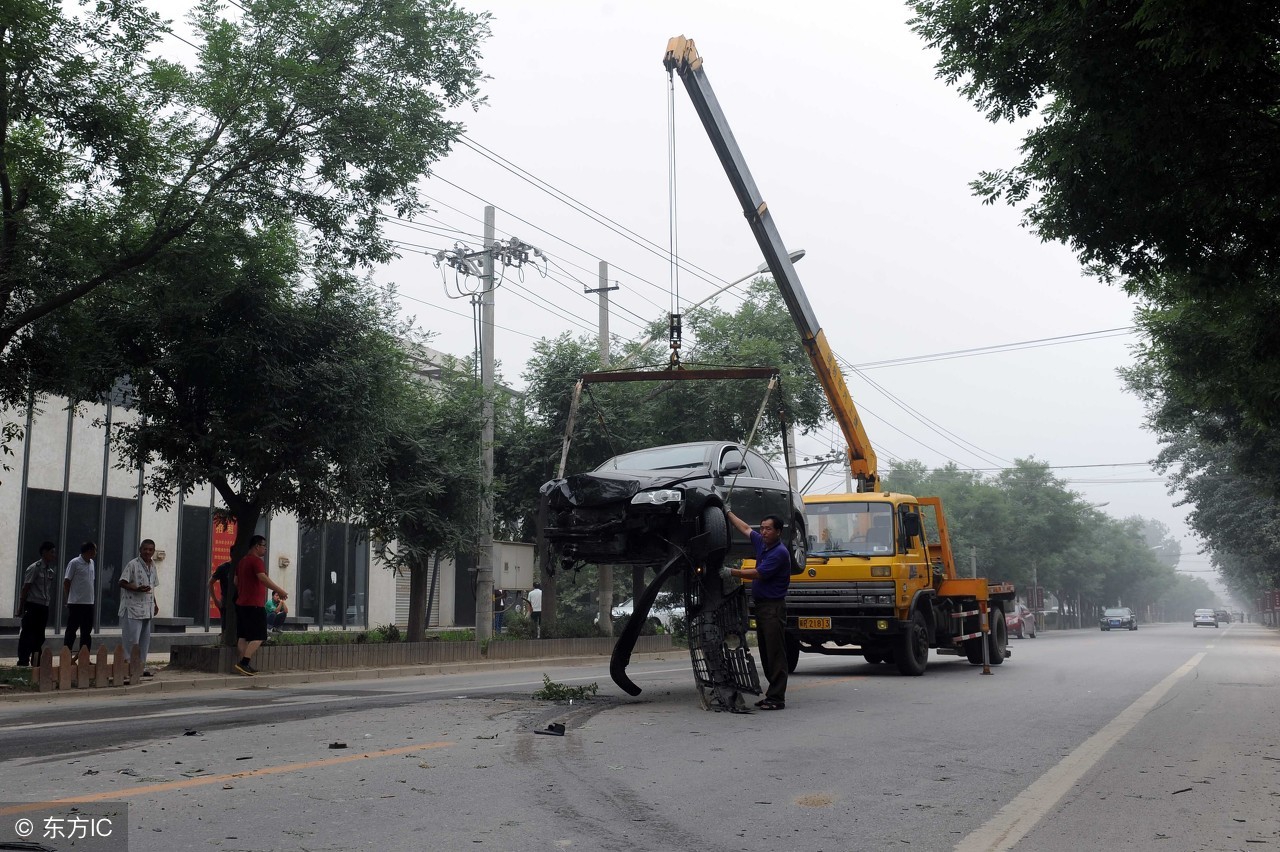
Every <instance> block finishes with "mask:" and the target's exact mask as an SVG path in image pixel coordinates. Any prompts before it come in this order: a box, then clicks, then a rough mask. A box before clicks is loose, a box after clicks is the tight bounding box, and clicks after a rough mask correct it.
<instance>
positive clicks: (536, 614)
mask: <svg viewBox="0 0 1280 852" xmlns="http://www.w3.org/2000/svg"><path fill="white" fill-rule="evenodd" d="M529 617H530V618H532V619H533V624H534V626H535V627H536V628H537V630H538V638H539V639H541V638H542V584H541V583H534V584H533V588H532V589H531V590H530V591H529Z"/></svg>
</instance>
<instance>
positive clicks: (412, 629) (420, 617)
mask: <svg viewBox="0 0 1280 852" xmlns="http://www.w3.org/2000/svg"><path fill="white" fill-rule="evenodd" d="M430 579H431V577H430V575H429V566H427V565H424V564H423V563H421V562H419V561H416V560H415V561H413V562H411V563H409V628H408V630H407V632H406V637H407V638H408V640H409V641H410V642H421V641H422V640H423V639H425V638H426V635H427V612H428V611H429V610H428V609H427V606H428V602H427V593H428V591H429V590H428V584H429V581H430Z"/></svg>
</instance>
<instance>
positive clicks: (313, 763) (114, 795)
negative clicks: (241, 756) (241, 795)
mask: <svg viewBox="0 0 1280 852" xmlns="http://www.w3.org/2000/svg"><path fill="white" fill-rule="evenodd" d="M451 745H453V743H450V742H436V743H421V744H419V745H412V746H403V747H401V748H388V749H383V750H382V751H366V752H363V753H361V754H344V755H343V756H342V757H328V758H325V759H323V760H307V761H303V762H302V763H286V764H283V765H281V766H264V767H262V768H261V769H250V770H248V771H247V772H229V773H226V774H224V775H201V776H199V777H197V778H184V779H182V780H181V781H165V782H164V783H161V784H148V785H146V786H143V787H130V788H128V789H123V790H107V791H105V792H102V793H90V794H88V795H85V796H68V797H67V798H65V799H52V800H50V801H47V802H36V803H30V804H21V805H10V806H9V807H7V808H0V816H7V815H9V814H19V813H23V812H26V811H32V810H39V809H42V808H47V807H48V806H49V805H67V804H75V803H76V802H111V801H117V800H119V799H131V798H134V797H135V796H143V795H147V794H149V793H167V792H170V791H173V790H185V789H187V788H189V787H203V786H206V785H208V784H218V783H222V782H225V781H233V780H236V779H244V778H259V777H262V776H264V775H280V774H283V773H286V772H298V771H300V770H303V769H314V768H316V767H319V766H335V765H337V764H339V763H352V762H354V761H357V760H369V759H372V758H377V757H393V756H395V755H397V754H409V753H411V752H415V751H425V750H426V749H435V748H446V747H448V746H451Z"/></svg>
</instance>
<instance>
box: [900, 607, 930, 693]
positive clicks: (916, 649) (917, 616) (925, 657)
mask: <svg viewBox="0 0 1280 852" xmlns="http://www.w3.org/2000/svg"><path fill="white" fill-rule="evenodd" d="M893 659H894V662H895V663H897V664H898V671H899V672H901V673H902V674H904V675H909V676H912V677H915V676H918V675H922V674H924V670H925V666H927V665H928V664H929V625H928V623H926V622H925V620H924V614H923V613H921V612H920V611H919V610H916V612H915V613H913V614H912V616H911V625H910V626H909V627H908V628H907V631H906V632H905V633H903V634H902V644H901V645H899V646H898V649H897V651H896V652H895V653H894V655H893Z"/></svg>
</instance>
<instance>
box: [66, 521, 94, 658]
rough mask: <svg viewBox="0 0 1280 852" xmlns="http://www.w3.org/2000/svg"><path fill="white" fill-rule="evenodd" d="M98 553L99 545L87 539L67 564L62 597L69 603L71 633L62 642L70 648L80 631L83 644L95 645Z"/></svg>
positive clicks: (88, 646)
mask: <svg viewBox="0 0 1280 852" xmlns="http://www.w3.org/2000/svg"><path fill="white" fill-rule="evenodd" d="M97 555H98V546H97V545H96V544H94V543H93V542H91V541H86V542H85V543H84V544H82V545H80V555H79V556H77V557H76V558H75V559H72V560H71V561H70V562H68V563H67V572H66V573H65V574H64V575H63V576H62V596H63V599H65V600H66V602H67V635H66V636H64V637H62V644H63V645H66V646H67V647H68V648H70V647H71V646H72V645H74V644H75V641H76V633H77V632H79V634H80V647H81V648H90V647H92V643H93V604H94V602H95V600H96V598H95V596H94V592H95V590H96V588H97V586H96V584H95V583H94V577H95V576H96V571H95V569H94V566H93V559H94V557H95V556H97Z"/></svg>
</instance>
